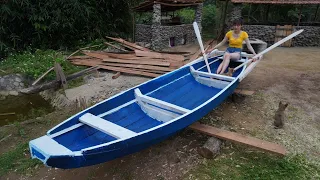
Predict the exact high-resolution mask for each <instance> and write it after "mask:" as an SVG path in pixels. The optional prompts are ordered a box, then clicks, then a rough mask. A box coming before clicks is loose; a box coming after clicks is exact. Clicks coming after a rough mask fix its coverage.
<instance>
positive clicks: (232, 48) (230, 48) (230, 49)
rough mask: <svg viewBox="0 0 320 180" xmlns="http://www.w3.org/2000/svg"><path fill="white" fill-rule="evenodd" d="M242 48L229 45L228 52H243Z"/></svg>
mask: <svg viewBox="0 0 320 180" xmlns="http://www.w3.org/2000/svg"><path fill="white" fill-rule="evenodd" d="M241 50H242V49H241V48H234V47H228V48H227V50H226V52H228V53H235V52H239V53H241Z"/></svg>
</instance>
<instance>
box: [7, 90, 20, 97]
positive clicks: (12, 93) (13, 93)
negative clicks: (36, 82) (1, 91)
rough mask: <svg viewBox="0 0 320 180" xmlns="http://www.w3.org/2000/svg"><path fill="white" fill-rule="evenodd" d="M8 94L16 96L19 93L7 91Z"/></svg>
mask: <svg viewBox="0 0 320 180" xmlns="http://www.w3.org/2000/svg"><path fill="white" fill-rule="evenodd" d="M9 95H12V96H18V95H19V93H18V92H17V91H9Z"/></svg>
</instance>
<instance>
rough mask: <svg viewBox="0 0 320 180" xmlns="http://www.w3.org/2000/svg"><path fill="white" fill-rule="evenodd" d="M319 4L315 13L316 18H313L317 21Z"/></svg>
mask: <svg viewBox="0 0 320 180" xmlns="http://www.w3.org/2000/svg"><path fill="white" fill-rule="evenodd" d="M319 6H320V4H318V5H317V9H316V13H315V15H314V19H313V20H314V21H316V20H317V16H318V10H319Z"/></svg>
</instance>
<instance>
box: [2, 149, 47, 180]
mask: <svg viewBox="0 0 320 180" xmlns="http://www.w3.org/2000/svg"><path fill="white" fill-rule="evenodd" d="M40 163H41V162H40V161H38V160H35V159H31V158H30V155H29V148H28V143H24V144H20V145H18V146H17V147H16V148H15V149H13V150H11V151H9V152H6V153H3V154H1V155H0V177H1V176H3V175H5V174H6V173H7V172H8V171H11V170H15V171H16V172H18V173H25V172H26V171H27V170H28V172H30V169H31V168H33V167H35V166H37V165H39V164H40Z"/></svg>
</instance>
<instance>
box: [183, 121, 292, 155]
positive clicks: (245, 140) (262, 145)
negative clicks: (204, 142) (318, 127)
mask: <svg viewBox="0 0 320 180" xmlns="http://www.w3.org/2000/svg"><path fill="white" fill-rule="evenodd" d="M189 127H190V128H191V129H193V130H195V131H199V132H201V133H204V134H207V135H209V136H214V137H217V138H219V139H224V140H228V141H232V142H235V143H240V144H244V145H248V146H251V147H255V148H258V149H261V150H264V151H268V152H272V153H275V154H278V155H282V156H284V155H286V149H285V148H284V147H283V146H281V145H279V144H275V143H271V142H268V141H264V140H261V139H257V138H254V137H249V136H245V135H242V134H238V133H235V132H230V131H226V130H222V129H218V128H215V127H212V126H208V125H204V124H200V123H194V124H192V125H191V126H189Z"/></svg>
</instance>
